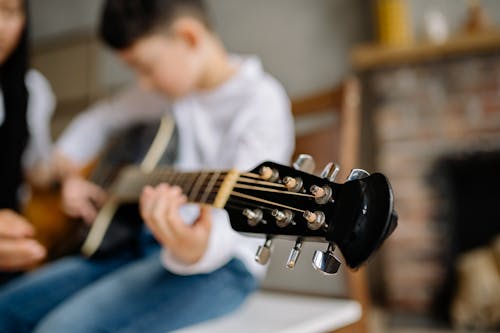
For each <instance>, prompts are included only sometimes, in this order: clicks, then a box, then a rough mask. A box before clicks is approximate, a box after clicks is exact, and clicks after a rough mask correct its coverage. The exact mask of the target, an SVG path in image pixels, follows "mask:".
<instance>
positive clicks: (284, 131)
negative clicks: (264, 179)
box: [162, 90, 295, 277]
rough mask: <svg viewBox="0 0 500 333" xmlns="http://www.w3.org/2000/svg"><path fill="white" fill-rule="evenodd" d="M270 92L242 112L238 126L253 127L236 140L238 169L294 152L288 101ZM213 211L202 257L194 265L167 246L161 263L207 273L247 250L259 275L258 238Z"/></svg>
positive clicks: (181, 271) (176, 269)
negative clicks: (255, 257) (239, 230)
mask: <svg viewBox="0 0 500 333" xmlns="http://www.w3.org/2000/svg"><path fill="white" fill-rule="evenodd" d="M278 91H280V90H278ZM269 92H270V93H271V94H270V93H269ZM269 92H267V91H265V92H263V93H261V94H259V95H258V96H256V98H254V99H253V100H252V101H251V103H249V104H248V105H247V108H250V109H249V110H246V111H248V112H245V111H242V112H241V113H242V118H241V121H242V123H241V124H240V125H241V128H242V129H243V128H246V129H249V128H251V129H252V130H250V131H249V130H245V131H243V130H242V131H241V132H240V133H241V136H240V138H239V140H237V141H236V144H237V154H236V156H235V158H234V166H235V167H236V168H238V169H240V170H247V169H250V168H252V167H255V166H256V165H257V164H258V163H259V162H261V161H264V160H272V161H277V162H281V163H288V162H289V160H290V157H291V154H292V153H293V148H294V142H295V140H294V137H295V136H294V128H293V118H292V115H291V112H290V102H289V100H288V97H286V95H285V94H284V93H279V94H276V90H270V91H269ZM246 115H250V116H249V117H246ZM245 118H246V119H245ZM213 211H214V213H213V219H212V221H213V225H212V230H211V233H210V238H209V242H208V248H207V251H206V252H205V254H204V255H203V257H202V258H201V259H200V260H199V261H198V262H196V263H195V264H193V265H186V264H183V263H182V262H180V261H178V260H177V259H176V258H175V257H174V256H172V254H171V253H170V252H169V251H168V249H164V250H163V253H162V261H163V264H164V266H165V267H166V268H167V269H168V270H170V271H172V272H174V273H176V274H180V275H189V274H201V273H209V272H212V271H215V270H216V269H218V268H220V267H222V266H223V265H225V264H226V263H227V262H228V261H229V260H230V259H231V258H232V257H234V256H235V255H236V254H237V253H236V251H245V252H246V253H245V254H244V255H243V256H240V257H241V258H244V259H248V258H250V259H248V262H246V264H247V267H252V265H253V266H254V267H252V268H251V269H252V271H253V272H254V273H255V274H256V275H257V276H259V275H260V276H261V277H262V276H263V274H264V271H265V269H264V268H263V267H262V266H259V267H257V265H259V264H256V263H255V262H253V261H252V258H253V256H252V255H251V252H252V251H255V248H256V245H257V243H258V242H260V240H258V239H255V238H250V237H243V236H241V235H240V234H238V233H237V232H235V231H234V230H233V229H231V225H230V222H229V216H228V215H227V213H226V212H225V211H222V210H216V209H214V210H213ZM242 243H245V244H244V245H243V244H242ZM242 249H243V250H242ZM250 261H251V262H250Z"/></svg>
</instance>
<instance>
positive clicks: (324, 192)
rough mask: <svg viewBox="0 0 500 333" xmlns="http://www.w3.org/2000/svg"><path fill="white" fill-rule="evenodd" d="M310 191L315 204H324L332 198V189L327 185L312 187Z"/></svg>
mask: <svg viewBox="0 0 500 333" xmlns="http://www.w3.org/2000/svg"><path fill="white" fill-rule="evenodd" d="M310 191H311V193H312V194H313V195H314V198H315V200H316V203H318V204H320V205H323V204H326V203H327V202H328V201H330V199H331V198H332V188H331V187H330V186H327V185H325V186H323V187H320V186H318V185H313V186H311V189H310Z"/></svg>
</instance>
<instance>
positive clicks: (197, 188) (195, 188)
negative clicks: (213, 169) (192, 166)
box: [189, 172, 208, 202]
mask: <svg viewBox="0 0 500 333" xmlns="http://www.w3.org/2000/svg"><path fill="white" fill-rule="evenodd" d="M207 176H208V173H204V172H201V173H200V174H199V175H198V179H197V180H196V182H195V183H194V186H193V190H192V191H191V193H190V194H189V201H191V202H197V201H196V197H197V196H198V194H199V191H200V188H201V186H202V185H203V182H204V181H205V179H206V178H207Z"/></svg>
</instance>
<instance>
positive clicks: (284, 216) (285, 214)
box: [271, 209, 294, 228]
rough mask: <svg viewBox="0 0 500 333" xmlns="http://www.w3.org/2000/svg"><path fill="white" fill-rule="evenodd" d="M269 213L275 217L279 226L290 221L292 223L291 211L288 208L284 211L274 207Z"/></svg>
mask: <svg viewBox="0 0 500 333" xmlns="http://www.w3.org/2000/svg"><path fill="white" fill-rule="evenodd" d="M271 215H272V216H274V218H275V219H276V225H277V226H278V227H280V228H284V227H287V226H288V225H289V224H290V223H291V224H294V223H293V213H292V212H291V211H289V210H288V209H285V210H284V211H281V210H278V209H274V210H273V211H272V212H271Z"/></svg>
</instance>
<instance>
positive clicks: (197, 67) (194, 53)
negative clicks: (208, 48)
mask: <svg viewBox="0 0 500 333" xmlns="http://www.w3.org/2000/svg"><path fill="white" fill-rule="evenodd" d="M119 55H120V57H121V58H122V59H123V60H124V61H125V62H126V63H127V64H128V65H129V66H130V67H132V68H133V69H134V70H135V72H136V73H137V75H138V78H139V81H140V83H141V85H143V86H145V87H147V88H152V89H155V90H158V91H159V92H161V93H163V94H165V95H167V96H168V97H170V98H173V99H175V98H180V97H183V96H185V95H187V94H189V93H191V92H193V91H195V90H196V89H197V88H198V82H199V80H200V75H201V69H202V63H203V57H202V51H201V48H200V47H199V45H194V44H192V43H189V42H187V41H186V40H185V39H184V38H180V37H178V36H172V35H166V34H165V35H163V34H153V35H150V36H147V37H144V38H141V39H139V40H138V41H137V42H136V43H134V44H133V45H132V46H131V47H129V48H128V49H126V50H124V51H121V52H120V54H119Z"/></svg>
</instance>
